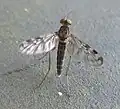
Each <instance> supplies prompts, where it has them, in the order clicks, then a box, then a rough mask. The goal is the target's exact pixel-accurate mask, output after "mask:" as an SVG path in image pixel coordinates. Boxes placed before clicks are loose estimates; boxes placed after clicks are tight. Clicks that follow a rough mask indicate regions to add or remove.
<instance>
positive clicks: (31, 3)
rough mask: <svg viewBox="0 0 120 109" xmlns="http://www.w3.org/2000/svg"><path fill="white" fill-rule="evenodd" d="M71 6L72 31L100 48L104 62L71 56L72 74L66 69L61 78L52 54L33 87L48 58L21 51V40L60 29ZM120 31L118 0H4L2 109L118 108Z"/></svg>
mask: <svg viewBox="0 0 120 109" xmlns="http://www.w3.org/2000/svg"><path fill="white" fill-rule="evenodd" d="M70 11H71V13H70V14H69V18H70V19H71V20H72V22H73V24H72V26H71V30H72V31H73V33H74V34H75V35H76V36H77V37H79V38H80V39H82V40H84V42H86V43H88V44H90V45H91V46H92V47H93V48H95V49H97V50H98V51H99V52H100V54H101V55H102V56H103V57H104V65H103V66H101V67H99V68H96V67H91V66H88V65H86V64H85V63H84V62H83V59H80V60H78V59H74V58H73V61H72V63H71V65H70V71H69V73H68V77H67V78H66V77H65V75H64V74H65V73H64V69H63V73H62V76H61V78H60V79H59V78H57V77H56V76H55V73H56V61H55V54H52V64H51V66H52V68H51V71H50V73H49V75H48V77H47V78H46V80H45V81H44V83H43V84H42V86H40V87H39V88H37V89H36V90H35V91H34V92H33V89H34V87H36V86H37V85H38V84H39V83H40V81H41V80H42V78H43V77H44V75H45V70H47V65H48V64H47V62H48V61H47V60H46V61H45V59H44V62H43V61H39V60H37V59H34V58H33V57H28V56H23V55H21V54H20V53H19V52H18V45H19V43H20V42H21V41H23V40H25V39H28V38H30V37H32V36H33V37H35V36H39V35H40V34H44V33H49V32H54V31H56V30H58V29H59V27H60V24H59V20H60V19H61V18H63V17H64V16H65V15H67V14H68V13H69V12H70ZM119 35H120V0H71V1H70V0H0V109H120V58H119V57H120V36H119ZM46 58H47V57H46ZM66 61H67V60H66ZM66 61H65V62H66ZM66 67H67V65H66V64H65V66H64V68H66ZM67 82H68V83H67ZM58 91H60V92H62V93H63V95H62V96H59V95H58Z"/></svg>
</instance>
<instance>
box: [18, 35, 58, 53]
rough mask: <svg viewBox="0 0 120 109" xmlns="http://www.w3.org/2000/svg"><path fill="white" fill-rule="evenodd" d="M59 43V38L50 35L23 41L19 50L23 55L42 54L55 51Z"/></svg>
mask: <svg viewBox="0 0 120 109" xmlns="http://www.w3.org/2000/svg"><path fill="white" fill-rule="evenodd" d="M57 42H58V36H57V35H56V34H55V33H53V34H52V33H50V34H47V35H42V36H39V37H36V38H31V39H28V40H26V41H23V42H22V43H21V44H20V45H19V49H20V52H21V53H23V54H27V55H34V54H42V53H47V52H49V51H51V50H53V49H54V48H55V47H56V44H57Z"/></svg>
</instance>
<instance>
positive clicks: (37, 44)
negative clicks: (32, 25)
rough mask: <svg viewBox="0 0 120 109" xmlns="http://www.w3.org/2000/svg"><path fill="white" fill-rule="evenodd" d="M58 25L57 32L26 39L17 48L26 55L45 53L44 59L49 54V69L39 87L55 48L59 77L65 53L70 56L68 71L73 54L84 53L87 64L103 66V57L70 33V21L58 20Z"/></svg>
mask: <svg viewBox="0 0 120 109" xmlns="http://www.w3.org/2000/svg"><path fill="white" fill-rule="evenodd" d="M60 23H61V27H60V29H59V30H58V31H57V32H53V33H49V34H47V35H41V36H39V37H36V38H31V39H28V40H26V41H23V42H22V43H21V44H20V46H19V48H20V52H21V53H22V54H26V55H37V54H44V53H45V55H43V57H42V58H44V57H45V56H46V54H48V53H49V69H48V72H47V73H46V75H45V77H44V79H43V80H42V82H41V83H40V85H41V84H42V83H43V81H44V80H45V78H46V77H47V75H48V73H49V71H50V63H51V62H50V52H52V51H53V50H55V48H57V75H58V76H59V77H60V76H61V72H62V66H63V60H64V55H65V51H66V52H68V54H70V58H69V63H68V69H69V65H70V62H71V56H73V54H77V55H80V53H81V52H83V53H84V56H85V59H86V60H87V62H88V63H89V64H91V65H93V66H101V65H102V64H103V57H101V56H100V55H99V53H98V52H97V51H96V50H95V49H92V48H91V46H89V45H88V44H86V43H84V42H83V41H81V40H79V39H78V38H77V37H75V36H74V35H73V34H72V33H71V32H70V28H69V26H70V25H71V24H72V22H71V20H69V19H66V18H64V19H61V20H60ZM42 58H41V59H42ZM68 69H67V70H68ZM66 75H67V73H66Z"/></svg>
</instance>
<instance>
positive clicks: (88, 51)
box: [67, 35, 103, 66]
mask: <svg viewBox="0 0 120 109" xmlns="http://www.w3.org/2000/svg"><path fill="white" fill-rule="evenodd" d="M67 51H68V53H70V54H71V55H73V54H77V55H81V53H84V58H85V61H86V62H88V63H89V64H91V65H93V66H101V65H102V64H103V57H101V56H100V54H99V53H98V52H97V51H96V50H95V49H92V48H91V47H90V46H89V45H88V44H86V43H84V42H82V41H81V40H79V39H78V38H77V37H75V36H74V35H71V36H70V38H69V39H68V44H67Z"/></svg>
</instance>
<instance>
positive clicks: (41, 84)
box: [34, 52, 51, 90]
mask: <svg viewBox="0 0 120 109" xmlns="http://www.w3.org/2000/svg"><path fill="white" fill-rule="evenodd" d="M50 65H51V56H50V52H49V65H48V71H47V73H46V74H45V76H44V78H43V79H42V81H41V82H40V84H39V85H38V86H37V87H35V88H34V90H35V89H37V88H39V87H40V86H41V85H42V83H43V82H44V81H45V79H46V77H47V75H48V74H49V72H50Z"/></svg>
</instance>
